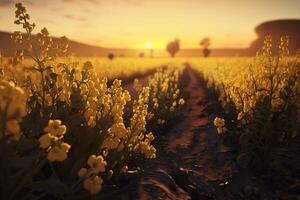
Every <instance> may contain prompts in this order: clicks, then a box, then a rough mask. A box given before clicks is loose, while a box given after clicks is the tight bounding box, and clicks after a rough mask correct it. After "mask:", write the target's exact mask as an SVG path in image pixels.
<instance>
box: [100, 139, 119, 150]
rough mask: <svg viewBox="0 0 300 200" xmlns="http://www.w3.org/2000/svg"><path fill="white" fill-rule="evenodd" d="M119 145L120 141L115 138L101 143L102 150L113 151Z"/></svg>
mask: <svg viewBox="0 0 300 200" xmlns="http://www.w3.org/2000/svg"><path fill="white" fill-rule="evenodd" d="M119 143H120V139H119V138H117V137H115V138H106V139H105V140H104V142H103V148H108V149H115V148H117V147H118V145H119Z"/></svg>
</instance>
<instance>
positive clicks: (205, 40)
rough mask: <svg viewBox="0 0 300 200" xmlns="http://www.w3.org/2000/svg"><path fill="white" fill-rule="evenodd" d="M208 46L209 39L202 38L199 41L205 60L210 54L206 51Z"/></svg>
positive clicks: (208, 50)
mask: <svg viewBox="0 0 300 200" xmlns="http://www.w3.org/2000/svg"><path fill="white" fill-rule="evenodd" d="M209 45H210V39H209V38H203V39H202V40H201V41H200V46H203V56H204V57H205V58H206V57H208V56H209V54H210V49H208V47H209Z"/></svg>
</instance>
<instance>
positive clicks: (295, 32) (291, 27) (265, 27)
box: [249, 19, 300, 54]
mask: <svg viewBox="0 0 300 200" xmlns="http://www.w3.org/2000/svg"><path fill="white" fill-rule="evenodd" d="M255 32H256V34H257V36H258V38H257V39H256V40H255V41H253V42H252V44H251V46H250V48H249V53H250V54H255V52H256V51H257V50H259V49H260V47H261V46H262V45H263V41H264V38H265V37H266V36H267V35H271V36H272V38H273V49H272V50H273V52H275V53H277V52H278V45H279V43H280V37H281V36H285V35H287V36H289V38H290V41H289V50H290V53H291V54H295V53H296V51H297V49H300V20H299V19H286V20H273V21H268V22H264V23H262V24H260V25H258V26H257V27H256V28H255Z"/></svg>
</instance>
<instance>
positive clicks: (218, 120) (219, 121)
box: [214, 117, 227, 134]
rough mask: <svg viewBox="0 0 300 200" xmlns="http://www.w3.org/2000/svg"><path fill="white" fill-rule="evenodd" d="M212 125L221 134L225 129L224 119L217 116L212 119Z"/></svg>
mask: <svg viewBox="0 0 300 200" xmlns="http://www.w3.org/2000/svg"><path fill="white" fill-rule="evenodd" d="M214 125H215V127H216V128H217V132H218V134H223V133H225V132H226V131H227V129H226V127H225V120H224V119H222V118H219V117H216V118H215V119H214Z"/></svg>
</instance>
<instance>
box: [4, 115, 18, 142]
mask: <svg viewBox="0 0 300 200" xmlns="http://www.w3.org/2000/svg"><path fill="white" fill-rule="evenodd" d="M6 128H7V130H8V132H9V134H11V135H14V136H15V139H19V138H20V136H21V131H20V126H19V123H18V121H17V120H15V119H14V120H9V121H8V122H6Z"/></svg>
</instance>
